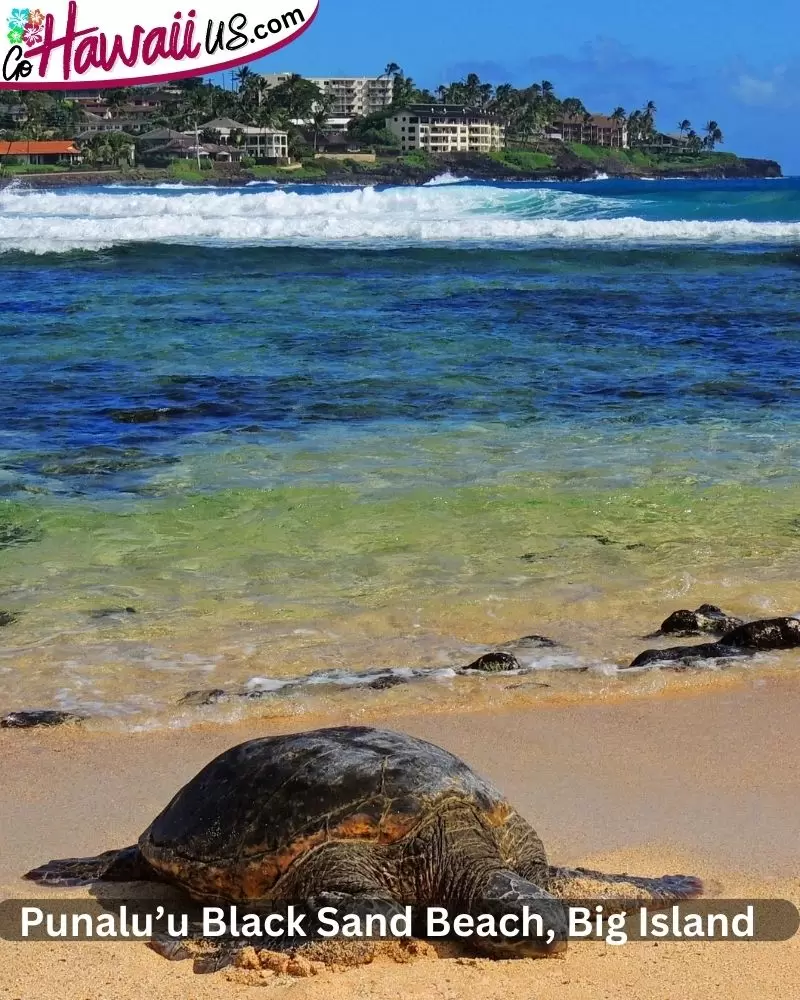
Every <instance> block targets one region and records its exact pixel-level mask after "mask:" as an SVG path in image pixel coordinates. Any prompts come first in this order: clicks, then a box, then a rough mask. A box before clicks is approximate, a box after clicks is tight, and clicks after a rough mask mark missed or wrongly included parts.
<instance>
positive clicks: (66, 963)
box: [0, 679, 800, 1000]
mask: <svg viewBox="0 0 800 1000" xmlns="http://www.w3.org/2000/svg"><path fill="white" fill-rule="evenodd" d="M799 712H800V684H798V682H797V681H796V680H790V679H786V680H782V681H777V680H764V681H762V682H760V683H757V684H754V685H751V686H749V687H747V688H740V689H736V690H733V689H729V690H717V691H715V692H714V693H708V694H697V695H695V696H685V695H680V696H675V697H670V698H653V699H649V700H646V701H645V700H641V701H635V702H626V703H617V704H604V705H579V706H575V705H566V706H564V705H562V706H551V707H547V708H537V709H535V710H528V711H513V712H495V713H487V712H484V713H474V714H471V715H470V716H469V717H465V716H463V715H461V714H458V713H450V714H446V715H436V716H433V717H431V718H426V717H425V716H424V715H422V716H417V717H411V716H408V717H405V718H402V719H400V718H393V719H392V720H391V721H390V722H389V723H388V725H389V726H390V727H394V728H400V729H404V730H407V731H409V732H411V733H412V734H414V735H417V736H420V737H422V738H427V739H432V740H433V741H435V742H437V743H440V744H442V745H443V746H445V747H447V748H448V749H450V750H452V751H454V752H455V753H457V754H460V755H461V756H463V757H464V758H465V759H466V760H467V761H468V763H470V764H471V765H472V766H474V767H475V768H476V769H477V770H479V771H480V772H482V773H484V774H486V775H487V776H488V777H489V778H490V779H491V780H493V781H494V782H495V783H497V784H498V785H499V786H500V788H501V789H502V790H503V791H504V792H505V793H506V794H507V795H508V797H509V799H510V801H511V802H512V803H514V804H515V805H516V806H517V807H518V808H519V809H520V811H521V812H522V813H523V814H524V815H525V816H526V817H527V818H528V819H530V820H531V821H532V822H533V824H534V826H535V827H536V828H537V830H538V831H539V833H540V834H541V836H542V837H543V839H544V841H545V845H546V847H547V848H548V851H549V854H550V856H551V857H552V858H553V859H554V860H555V861H556V862H559V863H566V864H576V863H577V864H589V865H591V866H595V867H601V868H605V869H606V870H621V871H623V870H627V871H636V872H640V873H643V874H648V873H649V874H658V873H661V872H663V871H687V872H691V873H695V874H698V875H700V876H701V877H702V878H704V880H705V882H706V895H707V896H709V897H711V898H713V897H714V896H717V897H718V898H744V897H747V896H753V897H764V898H776V897H783V898H789V899H792V900H793V901H794V902H795V903H797V902H798V901H800V881H799V880H798V878H797V874H796V873H797V870H798V862H800V847H799V846H798V845H800V773H798V771H797V768H796V766H795V761H796V755H797V753H798V751H799V750H800V736H798V731H797V726H796V719H797V716H798V713H799ZM335 721H336V720H326V724H330V723H331V722H335ZM375 721H376V722H377V720H375ZM313 725H314V722H313V720H312V719H310V718H306V719H302V720H297V719H296V720H293V721H290V720H281V722H280V723H276V722H273V721H265V720H262V721H256V720H250V721H249V722H247V723H246V724H241V725H238V726H231V727H219V726H211V725H205V726H197V727H193V728H191V729H182V730H171V731H170V730H166V731H161V732H158V733H152V732H150V733H126V734H103V733H80V732H78V731H75V730H56V731H49V732H44V731H36V732H28V733H18V732H17V733H15V732H3V733H0V747H2V750H3V753H4V757H5V760H6V761H7V779H6V781H5V782H4V785H3V788H2V792H0V796H1V797H2V800H1V801H0V809H1V810H2V813H3V815H4V817H5V821H6V822H5V829H6V830H7V833H6V837H5V838H4V840H5V843H4V847H5V850H4V852H3V856H2V858H0V885H2V887H3V895H4V896H6V897H8V896H23V897H24V896H27V895H29V892H30V888H29V886H27V885H26V883H24V882H22V881H19V878H18V877H19V875H20V874H21V873H22V872H23V871H25V870H27V869H28V868H29V867H30V866H32V865H35V864H38V863H41V862H42V861H44V860H46V859H47V858H48V857H58V856H69V855H81V854H86V853H91V852H93V851H96V850H98V851H99V850H103V849H106V848H109V847H113V846H118V845H121V844H124V843H128V842H130V841H131V840H132V839H134V838H135V837H136V836H137V835H138V833H139V832H140V831H141V829H142V828H143V827H144V826H146V824H147V823H148V822H149V820H150V819H151V818H152V816H153V815H154V814H155V813H156V812H157V811H158V810H159V809H160V808H161V807H162V806H163V804H164V803H165V801H166V800H167V799H168V798H169V796H170V795H171V794H172V793H173V792H174V790H175V789H176V788H177V787H178V786H179V785H180V784H181V783H182V782H183V781H185V780H187V779H188V778H189V777H191V776H192V775H193V774H194V773H195V772H196V770H197V769H198V768H199V767H200V766H202V764H204V763H205V762H206V761H207V760H209V759H210V758H211V757H212V756H214V755H215V754H216V753H218V752H220V751H221V750H223V749H225V748H226V747H228V746H231V745H233V744H234V743H236V742H239V741H242V740H244V739H248V738H252V737H254V736H258V735H269V734H274V733H278V732H286V731H290V730H293V729H301V728H309V727H311V726H313ZM145 775H146V776H147V780H143V779H144V776H145ZM33 831H35V835H32V832H33ZM71 892H78V893H81V892H82V891H78V890H72V891H71ZM54 894H55V893H54ZM62 898H63V897H62ZM443 956H444V957H442V958H439V959H438V960H437V959H434V958H431V957H422V958H420V959H418V960H415V961H413V962H410V963H408V964H402V965H398V964H396V963H395V962H392V961H390V960H386V961H383V960H381V961H376V962H375V963H374V964H373V965H368V966H365V967H361V968H354V969H350V970H348V971H345V972H333V971H326V972H323V973H322V974H320V975H317V976H314V977H313V978H311V979H307V980H298V979H291V978H289V977H286V976H273V975H272V974H271V973H260V972H250V971H245V970H239V969H233V970H226V971H223V972H221V973H219V974H217V975H212V976H207V977H200V976H195V975H194V974H193V972H192V969H191V963H188V962H183V963H167V962H166V961H165V960H164V959H163V958H161V957H160V956H157V955H155V954H154V953H153V952H152V951H150V950H149V949H147V948H146V947H144V946H143V945H140V944H120V945H116V944H100V943H97V944H68V943H62V944H57V943H50V944H15V943H11V942H2V943H0V960H2V962H3V965H4V968H6V969H7V970H10V972H9V974H8V976H7V977H6V984H7V987H8V989H9V990H11V993H10V994H9V995H11V996H14V997H18V998H20V1000H34V998H35V1000H45V998H47V997H51V996H52V997H55V996H64V995H75V996H80V997H82V998H85V1000H94V998H100V997H105V996H108V994H109V988H111V990H112V992H113V995H114V996H115V997H117V998H119V1000H133V998H138V997H145V996H153V995H158V996H159V997H165V998H167V997H178V996H186V995H187V993H189V994H191V995H192V996H194V997H198V998H200V997H205V996H211V995H212V993H213V995H215V996H222V997H226V998H227V997H229V996H230V997H249V996H251V995H252V996H254V997H255V996H264V992H263V989H264V987H267V988H269V989H270V990H271V991H272V992H271V994H270V995H279V996H282V995H283V994H284V993H286V994H287V995H288V994H289V991H291V996H292V997H308V998H312V997H313V998H316V997H322V996H325V997H326V998H329V1000H330V998H334V1000H339V998H342V1000H344V998H345V997H351V996H366V995H368V996H371V997H376V998H381V997H390V996H393V997H397V996H402V997H417V996H418V997H430V996H447V997H452V998H454V1000H455V998H461V997H466V996H470V995H474V993H475V992H476V991H478V992H480V994H481V996H483V997H489V998H495V997H497V998H499V997H501V996H509V995H528V994H529V993H530V991H531V990H535V991H536V995H537V996H542V997H549V996H554V997H555V996H556V995H558V996H559V997H563V998H565V1000H578V998H580V997H585V996H586V990H587V988H591V989H592V990H593V995H597V996H603V995H608V996H613V995H618V994H619V990H620V988H621V987H623V986H624V988H625V993H626V996H629V997H637V998H639V997H641V998H642V1000H644V998H654V1000H655V998H658V1000H663V998H664V997H665V996H670V997H671V996H673V995H674V996H681V997H698V998H699V997H701V996H703V997H713V996H719V997H725V998H726V1000H733V998H739V997H742V998H744V997H749V996H752V992H753V989H754V984H755V983H758V984H759V985H758V992H759V996H761V997H767V998H773V997H774V998H775V1000H778V998H779V997H784V996H785V995H786V992H785V984H786V982H787V981H791V980H792V979H795V978H796V976H797V972H798V970H800V940H799V939H798V938H797V937H796V938H794V939H793V940H791V941H789V942H785V943H769V944H768V943H761V944H753V943H749V944H747V945H740V944H736V945H734V944H719V943H705V944H703V943H688V942H686V943H661V944H655V943H652V942H651V943H642V944H636V943H632V944H629V945H627V946H625V947H622V948H613V947H610V946H607V945H604V944H590V943H585V944H584V943H579V942H573V944H572V945H571V947H570V949H569V951H568V952H567V954H566V956H565V958H563V959H553V960H549V961H544V962H531V961H528V960H522V961H503V962H492V961H489V960H485V959H474V958H471V957H469V956H467V955H465V954H463V953H453V952H447V951H446V950H443ZM256 990H260V991H261V992H260V993H257V992H256Z"/></svg>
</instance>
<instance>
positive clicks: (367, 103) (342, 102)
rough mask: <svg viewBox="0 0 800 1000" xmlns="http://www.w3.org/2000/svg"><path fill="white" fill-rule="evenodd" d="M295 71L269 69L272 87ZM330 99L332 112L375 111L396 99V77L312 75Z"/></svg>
mask: <svg viewBox="0 0 800 1000" xmlns="http://www.w3.org/2000/svg"><path fill="white" fill-rule="evenodd" d="M293 75H294V74H292V73H265V74H264V80H265V81H266V84H267V86H268V87H270V88H271V87H277V86H278V85H279V84H281V83H285V82H286V81H287V80H288V79H290V78H291V77H292V76H293ZM305 79H307V80H308V81H309V82H310V83H315V84H316V85H317V86H318V87H319V89H320V90H321V91H322V92H323V94H325V95H326V97H328V98H329V99H330V114H331V115H332V116H334V117H339V118H345V119H350V118H354V117H355V116H356V115H372V114H375V113H376V112H378V111H383V109H384V108H388V107H389V105H390V104H391V103H392V93H393V91H394V80H393V79H392V77H390V76H309V77H305Z"/></svg>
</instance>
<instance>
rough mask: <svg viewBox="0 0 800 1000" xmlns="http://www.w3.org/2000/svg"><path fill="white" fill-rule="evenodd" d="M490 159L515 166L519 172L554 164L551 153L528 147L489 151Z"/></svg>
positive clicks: (544, 168) (544, 167)
mask: <svg viewBox="0 0 800 1000" xmlns="http://www.w3.org/2000/svg"><path fill="white" fill-rule="evenodd" d="M489 156H490V157H491V159H493V160H495V161H496V162H497V163H502V164H504V165H505V166H507V167H512V168H516V169H517V170H519V171H520V172H528V171H531V170H547V169H548V168H549V167H553V166H555V162H556V158H555V156H553V155H552V154H551V153H540V152H538V151H536V150H530V149H503V150H501V151H500V152H497V153H490V154H489Z"/></svg>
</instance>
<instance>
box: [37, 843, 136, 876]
mask: <svg viewBox="0 0 800 1000" xmlns="http://www.w3.org/2000/svg"><path fill="white" fill-rule="evenodd" d="M23 878H26V879H29V880H30V881H31V882H38V883H39V885H62V886H74V885H91V884H92V882H137V881H150V880H152V879H154V878H155V873H154V872H153V869H152V868H151V867H150V866H149V865H148V864H147V862H146V861H145V860H144V858H143V857H142V855H141V854H140V853H139V848H138V847H137V846H136V845H135V844H134V845H133V846H132V847H123V848H122V850H121V851H104V852H103V853H102V854H98V855H96V856H95V857H93V858H61V859H59V860H55V861H48V862H47V864H45V865H41V866H40V867H39V868H34V869H32V870H31V871H29V872H27V873H26V874H25V875H23Z"/></svg>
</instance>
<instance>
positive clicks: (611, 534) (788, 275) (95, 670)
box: [0, 177, 800, 725]
mask: <svg viewBox="0 0 800 1000" xmlns="http://www.w3.org/2000/svg"><path fill="white" fill-rule="evenodd" d="M799 276H800V181H798V180H796V179H788V180H777V181H747V182H736V181H726V182H699V181H668V182H663V181H652V182H643V181H614V180H597V181H593V182H584V183H576V184H571V185H569V184H536V185H531V184H519V183H515V184H483V183H472V182H453V178H447V177H445V178H442V179H441V181H440V182H438V183H434V184H431V185H426V186H424V187H421V188H388V189H380V188H378V189H372V188H368V189H348V188H342V187H335V188H334V187H302V188H301V187H298V188H280V189H279V188H276V187H275V186H274V185H268V184H263V185H261V184H254V185H249V186H248V187H247V188H243V189H237V190H231V189H213V188H203V187H191V186H186V187H182V186H168V185H165V186H159V187H155V188H130V187H114V186H108V187H104V188H97V189H87V188H79V189H72V190H70V189H66V190H63V191H43V190H27V189H25V188H24V187H22V186H12V187H10V188H6V189H5V190H3V191H0V338H2V345H3V365H2V368H0V380H1V381H0V388H1V389H2V392H1V393H0V415H1V417H2V419H0V609H2V610H4V611H6V612H8V613H9V614H12V615H16V616H17V617H16V619H15V620H14V621H12V622H11V623H10V624H8V625H5V626H4V627H3V628H2V629H0V637H1V638H2V640H3V643H2V650H0V709H2V710H11V709H18V708H26V707H34V706H37V707H62V708H72V709H80V710H83V711H85V712H88V713H90V714H92V715H96V716H98V717H100V718H103V719H107V720H116V721H115V722H114V724H124V725H150V724H162V723H164V722H168V723H170V722H171V723H175V722H185V721H192V720H193V719H195V718H197V717H198V715H200V716H202V715H206V716H211V717H213V716H214V715H220V714H222V715H225V714H226V713H227V716H230V717H234V716H236V715H237V714H241V713H242V712H261V713H275V714H285V713H287V712H292V713H299V712H312V711H313V712H320V711H323V712H324V711H328V710H330V709H331V708H333V709H335V710H336V711H337V712H341V711H342V710H349V711H351V712H352V713H353V714H354V715H359V714H365V713H366V714H369V713H370V712H372V711H380V712H385V711H388V710H391V709H393V708H396V709H397V710H404V711H406V710H411V711H425V710H434V709H442V708H447V707H450V706H459V705H465V704H471V705H474V704H483V703H486V704H496V705H502V704H506V703H508V702H509V701H515V700H519V699H522V700H525V699H534V700H536V699H539V698H547V697H564V696H569V697H601V696H605V695H609V694H610V695H613V696H617V695H619V694H620V693H624V692H627V691H634V692H637V693H641V692H648V691H653V692H655V691H658V690H661V689H663V688H664V687H665V686H669V685H674V684H687V683H700V682H701V681H700V680H697V677H699V676H700V675H702V683H711V682H716V683H719V682H721V678H722V677H723V676H728V674H727V673H726V672H725V671H724V670H722V671H721V670H719V669H715V670H710V669H706V670H703V669H700V670H698V671H691V672H689V674H682V675H680V676H676V675H674V674H667V673H666V672H664V671H648V672H647V673H646V675H641V674H639V675H636V676H633V677H632V676H631V675H628V674H625V673H624V672H622V673H620V671H619V669H618V668H619V667H621V666H625V665H626V664H627V663H628V662H629V661H630V660H631V659H632V658H633V657H634V656H635V655H636V654H637V653H638V652H640V651H641V649H643V648H645V647H646V646H648V645H653V641H652V640H645V639H644V638H643V636H644V635H646V634H647V633H648V632H652V631H653V630H654V629H655V628H657V626H658V624H659V622H660V621H661V620H662V619H663V618H664V617H666V615H667V614H668V613H669V612H671V611H672V610H674V609H675V608H677V607H687V606H690V607H694V606H696V604H699V603H701V602H706V601H711V602H713V603H716V604H720V605H722V606H723V607H724V608H725V609H726V610H729V611H731V612H734V613H738V614H740V615H741V616H743V617H763V616H765V615H770V614H780V613H793V612H795V611H796V610H797V609H798V608H800V593H798V584H797V566H798V557H799V556H800V476H799V475H798V460H799V459H800V433H799V432H800V378H799V373H800V283H798V277H799ZM126 609H128V610H126ZM528 633H537V634H546V635H548V636H549V637H551V638H552V639H554V640H555V641H557V642H558V643H559V644H560V645H559V646H557V647H555V648H553V649H541V650H530V651H528V652H527V653H526V655H525V656H524V657H522V659H523V660H524V663H523V666H524V667H525V670H526V672H525V673H523V674H522V675H521V676H509V675H499V676H492V677H474V676H466V677H465V676H461V675H458V674H456V673H455V671H454V668H456V667H458V666H460V665H463V664H465V663H468V662H470V660H472V659H474V658H475V656H476V655H478V654H479V653H480V652H482V651H484V650H486V649H487V648H491V647H492V646H494V645H495V644H498V643H503V642H506V641H509V640H513V639H514V638H516V637H518V636H521V635H525V634H528ZM794 666H795V663H794V659H793V654H787V655H786V656H784V657H782V658H777V657H776V658H760V659H757V660H754V661H752V663H750V664H749V665H748V667H747V669H748V670H750V671H765V670H771V669H780V670H786V669H792V668H793V667H794ZM387 668H394V669H396V670H397V672H398V673H397V676H398V677H400V678H401V679H403V680H406V681H408V682H409V683H406V684H400V685H397V686H395V687H391V688H390V689H383V688H381V690H375V689H373V688H372V687H369V686H368V683H367V682H368V681H370V680H372V679H374V678H375V677H376V676H380V674H381V671H384V670H386V669H387ZM197 688H215V689H222V690H225V691H235V692H242V693H244V694H254V693H257V694H260V695H262V696H263V697H260V698H258V699H256V698H235V699H232V700H231V701H225V702H223V703H221V704H219V705H215V706H211V707H208V708H203V709H190V708H185V707H181V706H178V704H177V702H178V701H179V699H180V697H181V695H182V694H183V693H185V692H186V691H187V690H189V689H197Z"/></svg>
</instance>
